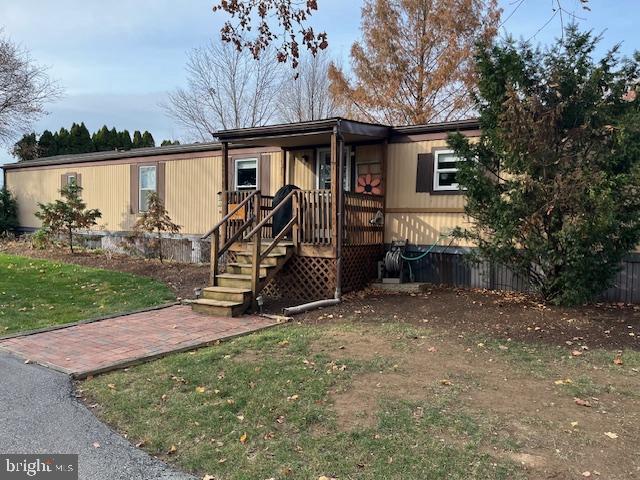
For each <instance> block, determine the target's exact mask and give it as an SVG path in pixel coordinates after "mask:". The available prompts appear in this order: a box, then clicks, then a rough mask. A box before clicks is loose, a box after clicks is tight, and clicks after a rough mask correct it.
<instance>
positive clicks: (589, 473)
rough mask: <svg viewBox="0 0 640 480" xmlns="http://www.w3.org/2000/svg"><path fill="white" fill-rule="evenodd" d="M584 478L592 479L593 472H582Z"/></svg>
mask: <svg viewBox="0 0 640 480" xmlns="http://www.w3.org/2000/svg"><path fill="white" fill-rule="evenodd" d="M582 476H583V477H590V476H591V472H582Z"/></svg>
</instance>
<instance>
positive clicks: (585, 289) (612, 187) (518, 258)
mask: <svg viewBox="0 0 640 480" xmlns="http://www.w3.org/2000/svg"><path fill="white" fill-rule="evenodd" d="M599 40H600V39H599V38H593V36H592V35H591V34H590V33H581V32H579V31H578V30H577V28H576V27H575V26H572V27H570V28H569V29H568V30H567V31H566V32H565V35H564V38H563V39H562V40H559V41H558V43H557V44H556V45H554V46H553V47H552V48H549V49H546V50H540V49H535V48H532V47H531V45H529V44H528V43H524V44H521V45H519V46H518V45H516V44H515V43H514V42H513V41H510V40H507V41H504V42H500V43H494V44H490V45H488V46H484V47H482V48H480V50H479V52H478V54H477V65H476V71H477V72H478V90H477V92H474V93H475V99H476V105H475V108H476V110H477V111H478V112H479V113H480V126H481V131H482V135H481V138H480V140H479V141H478V142H475V141H469V139H467V138H465V137H463V136H462V135H461V134H456V135H453V136H451V138H450V139H449V144H450V145H451V146H452V147H453V148H454V149H455V150H456V152H457V154H458V156H459V157H460V158H462V159H463V160H462V161H461V162H459V165H460V170H459V172H458V173H457V175H456V181H457V182H458V183H459V184H460V185H461V186H462V187H464V189H465V190H464V193H465V196H466V206H465V211H466V213H467V215H468V216H469V218H470V219H471V222H470V225H469V226H468V227H466V228H464V229H462V228H460V229H458V230H457V231H456V235H457V236H458V237H459V238H464V239H466V240H468V241H471V242H472V243H474V244H475V245H477V247H478V248H477V250H475V252H476V259H477V260H481V261H489V262H491V263H493V264H499V265H506V266H507V267H508V268H510V269H511V270H512V271H514V272H516V273H518V274H520V275H521V276H522V277H524V278H528V279H530V282H531V285H532V286H533V287H534V288H535V289H536V290H537V291H538V292H540V294H541V295H542V296H543V297H544V298H545V299H546V300H549V301H553V302H556V303H561V304H579V303H582V302H584V301H587V300H590V299H591V298H593V296H594V295H596V294H598V293H600V292H601V291H603V290H605V289H606V288H607V287H608V286H610V285H611V284H612V283H613V281H614V279H615V275H616V273H617V271H618V270H619V268H620V264H621V260H622V259H623V258H624V256H625V255H627V253H628V252H630V251H631V250H633V249H634V248H635V246H636V245H638V242H639V241H640V195H638V185H640V98H638V97H640V95H638V89H639V88H640V87H639V86H638V83H637V81H638V78H640V54H638V53H636V55H635V57H634V58H633V59H631V60H626V61H622V60H621V59H620V57H619V55H618V48H614V49H613V50H612V51H610V52H608V53H606V54H605V55H604V56H603V58H601V59H598V60H596V59H594V58H593V56H594V53H595V52H596V51H597V48H598V42H599Z"/></svg>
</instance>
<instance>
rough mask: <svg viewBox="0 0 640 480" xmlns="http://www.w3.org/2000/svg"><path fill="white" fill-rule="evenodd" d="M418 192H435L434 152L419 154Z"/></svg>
mask: <svg viewBox="0 0 640 480" xmlns="http://www.w3.org/2000/svg"><path fill="white" fill-rule="evenodd" d="M416 192H426V193H431V192H433V153H419V154H418V171H417V172H416Z"/></svg>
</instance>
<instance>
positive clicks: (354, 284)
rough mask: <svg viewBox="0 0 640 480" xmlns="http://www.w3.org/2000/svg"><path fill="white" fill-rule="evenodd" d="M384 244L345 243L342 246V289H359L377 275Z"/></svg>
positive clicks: (344, 290)
mask: <svg viewBox="0 0 640 480" xmlns="http://www.w3.org/2000/svg"><path fill="white" fill-rule="evenodd" d="M383 255H384V245H345V246H344V247H343V248H342V291H343V292H349V291H351V290H359V289H361V288H364V287H366V286H367V285H368V284H369V283H371V281H373V280H375V279H376V278H377V276H378V260H381V259H382V257H383Z"/></svg>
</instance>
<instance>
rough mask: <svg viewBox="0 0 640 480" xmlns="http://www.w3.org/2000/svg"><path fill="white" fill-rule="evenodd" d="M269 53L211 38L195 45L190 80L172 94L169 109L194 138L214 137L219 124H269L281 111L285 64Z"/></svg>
mask: <svg viewBox="0 0 640 480" xmlns="http://www.w3.org/2000/svg"><path fill="white" fill-rule="evenodd" d="M268 57H269V56H268V55H264V56H261V57H259V58H257V59H254V58H253V56H252V55H251V54H250V53H249V52H247V51H246V50H237V49H236V48H234V47H233V46H231V45H228V44H221V43H214V42H211V43H210V44H209V45H207V46H206V47H203V48H197V49H195V50H193V51H192V52H191V53H190V55H189V59H188V61H187V76H188V84H187V87H186V88H178V89H177V90H175V91H174V92H172V93H170V94H169V100H168V102H167V103H165V104H164V105H163V108H164V109H165V111H166V112H167V113H168V114H169V115H170V116H171V117H173V118H175V119H176V120H177V121H178V122H180V124H182V125H183V126H184V127H185V128H186V129H187V130H188V131H189V132H190V133H192V134H193V135H194V136H195V137H197V138H199V139H201V140H203V141H209V140H212V139H213V138H215V136H216V131H217V130H219V129H229V128H243V127H255V126H260V125H266V124H268V123H269V122H270V121H271V120H272V119H273V117H274V115H275V113H276V99H277V92H278V91H279V88H280V84H281V78H282V75H281V71H280V70H281V69H280V67H279V65H278V63H277V62H274V61H273V60H272V59H270V58H268Z"/></svg>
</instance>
